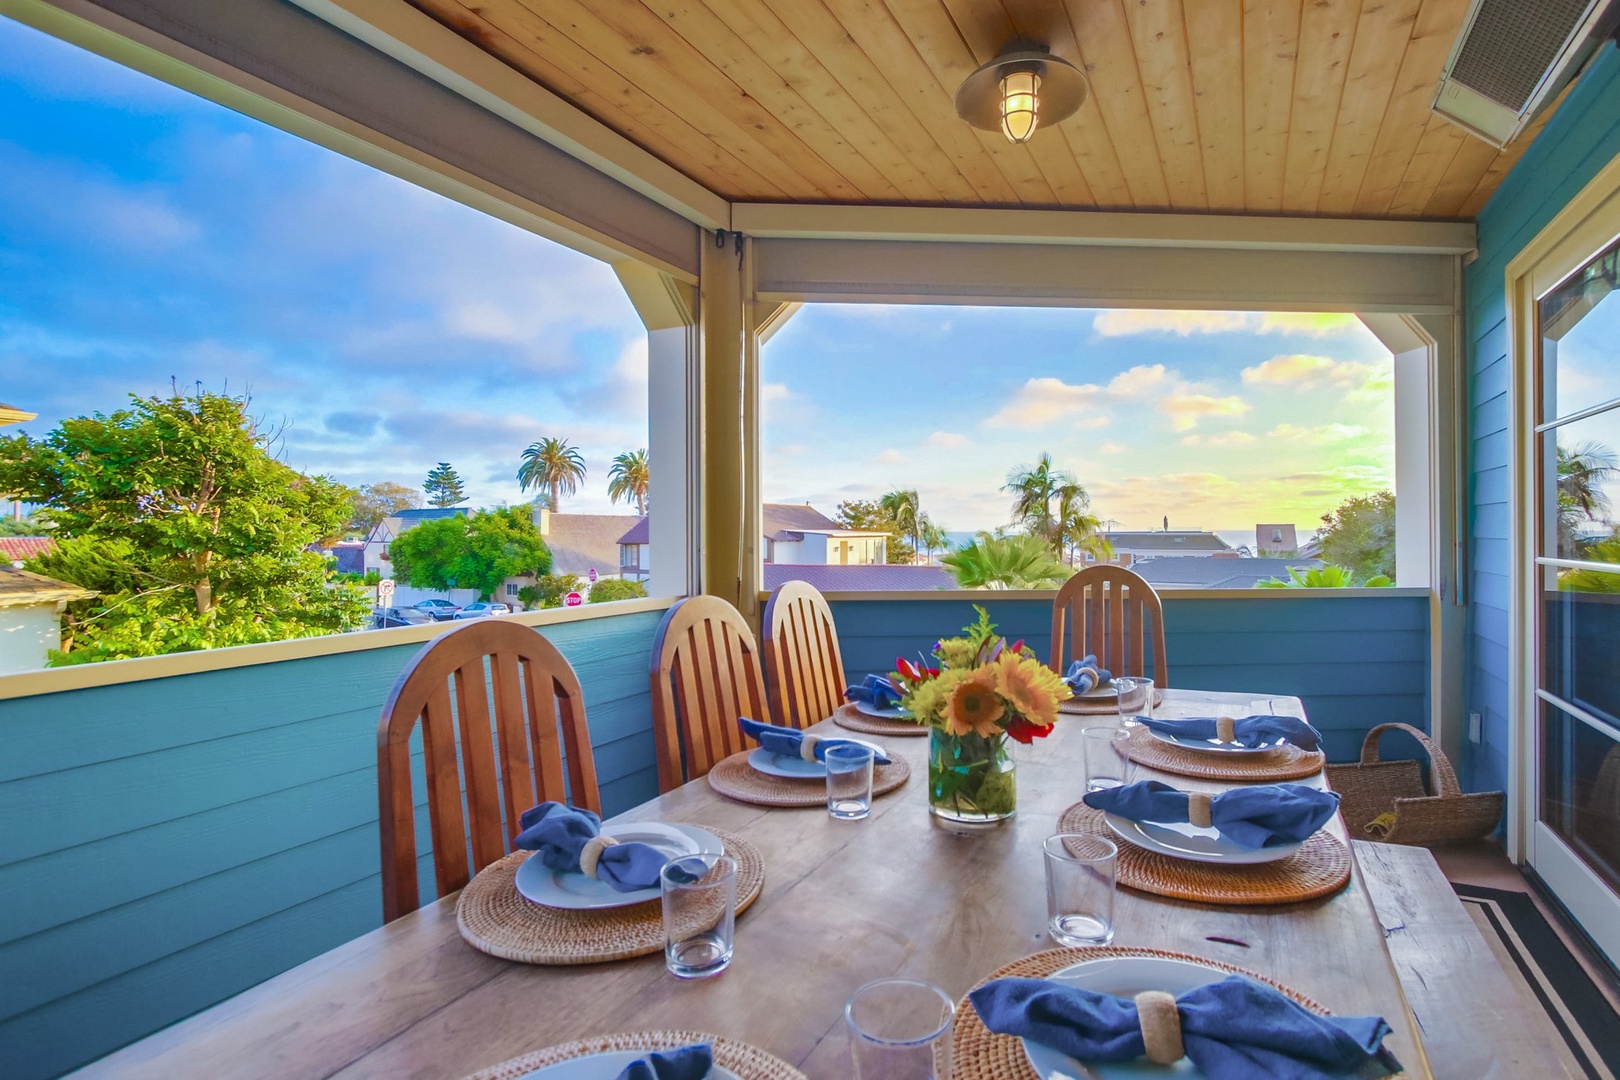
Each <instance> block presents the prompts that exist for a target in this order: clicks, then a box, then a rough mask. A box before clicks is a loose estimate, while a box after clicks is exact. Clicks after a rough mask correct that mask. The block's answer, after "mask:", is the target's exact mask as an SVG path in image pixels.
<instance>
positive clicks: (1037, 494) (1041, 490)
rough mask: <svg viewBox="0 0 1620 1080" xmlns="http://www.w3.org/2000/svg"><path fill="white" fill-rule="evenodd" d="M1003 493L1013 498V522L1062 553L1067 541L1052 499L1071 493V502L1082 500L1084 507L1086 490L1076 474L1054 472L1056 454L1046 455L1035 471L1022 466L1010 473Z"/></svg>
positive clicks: (1036, 464) (1037, 461)
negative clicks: (1054, 455) (1058, 523)
mask: <svg viewBox="0 0 1620 1080" xmlns="http://www.w3.org/2000/svg"><path fill="white" fill-rule="evenodd" d="M1001 490H1002V491H1006V492H1009V493H1011V495H1012V497H1013V510H1012V512H1013V520H1014V521H1017V522H1019V523H1020V524H1022V525H1023V526H1024V528H1026V529H1028V530H1029V532H1030V533H1031V534H1033V535H1035V536H1038V537H1041V538H1042V539H1044V540H1045V541H1046V542H1047V543H1049V544H1051V545H1052V547H1053V549H1054V550H1056V551H1058V552H1061V551H1062V549H1063V540H1062V537H1061V535H1060V530H1059V529H1058V527H1057V522H1056V519H1055V518H1054V517H1053V515H1052V500H1053V499H1056V498H1059V497H1060V496H1061V495H1062V494H1063V493H1064V492H1069V497H1070V498H1071V499H1072V498H1076V497H1078V498H1079V499H1080V500H1081V501H1082V505H1084V502H1085V500H1086V490H1085V488H1083V487H1081V486H1080V485H1079V484H1078V483H1077V482H1076V481H1075V478H1074V476H1073V474H1071V473H1068V472H1064V471H1063V470H1062V469H1054V468H1053V467H1052V455H1051V454H1048V453H1045V452H1042V454H1041V456H1040V457H1038V458H1036V459H1035V465H1034V467H1033V468H1031V467H1030V466H1027V465H1020V466H1019V467H1018V468H1016V469H1014V470H1013V471H1012V472H1010V473H1008V474H1007V482H1006V483H1005V484H1004V485H1002V488H1001Z"/></svg>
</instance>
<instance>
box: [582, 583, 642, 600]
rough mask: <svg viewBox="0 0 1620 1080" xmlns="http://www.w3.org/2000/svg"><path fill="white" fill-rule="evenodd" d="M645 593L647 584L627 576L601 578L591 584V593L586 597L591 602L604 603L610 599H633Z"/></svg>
mask: <svg viewBox="0 0 1620 1080" xmlns="http://www.w3.org/2000/svg"><path fill="white" fill-rule="evenodd" d="M646 595H647V586H645V585H643V584H642V583H641V582H639V581H631V580H630V579H629V578H603V579H602V580H601V581H598V582H597V583H596V584H595V585H592V586H591V595H590V596H589V597H587V599H588V600H589V601H590V602H591V603H593V604H605V603H607V602H608V601H610V600H634V599H636V598H637V597H640V596H646Z"/></svg>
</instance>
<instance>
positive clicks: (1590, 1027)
mask: <svg viewBox="0 0 1620 1080" xmlns="http://www.w3.org/2000/svg"><path fill="white" fill-rule="evenodd" d="M1452 888H1453V889H1455V890H1456V893H1457V898H1458V899H1459V900H1461V901H1462V903H1463V908H1464V910H1466V911H1467V912H1468V914H1469V915H1470V916H1471V917H1472V918H1473V920H1474V922H1475V923H1476V924H1477V925H1478V926H1479V928H1480V931H1481V933H1483V934H1484V935H1485V939H1486V941H1487V942H1488V943H1489V944H1490V945H1491V947H1492V949H1493V950H1494V951H1495V952H1496V954H1497V957H1498V959H1500V960H1502V966H1503V968H1504V969H1507V971H1508V976H1509V978H1512V977H1513V975H1514V974H1515V972H1517V974H1518V976H1519V979H1518V980H1515V981H1521V980H1522V983H1523V985H1524V986H1525V987H1527V988H1528V990H1529V993H1530V994H1532V995H1534V997H1535V999H1536V1000H1537V1001H1539V1002H1541V1007H1542V1008H1543V1009H1545V1010H1546V1013H1547V1016H1548V1017H1549V1018H1550V1019H1551V1020H1552V1022H1553V1026H1554V1027H1555V1028H1557V1029H1558V1033H1559V1034H1560V1035H1562V1036H1563V1038H1564V1042H1565V1043H1566V1044H1567V1045H1568V1047H1569V1052H1570V1054H1571V1056H1572V1057H1573V1058H1574V1059H1575V1063H1576V1064H1577V1065H1579V1066H1580V1067H1581V1068H1582V1069H1584V1070H1585V1072H1586V1075H1587V1076H1588V1077H1590V1078H1591V1080H1616V1076H1617V1074H1620V1015H1616V1013H1615V1011H1614V1008H1613V1007H1612V1006H1611V1005H1610V1004H1609V999H1608V998H1607V997H1605V996H1604V995H1603V992H1602V991H1601V990H1599V989H1598V987H1597V985H1596V984H1595V983H1593V981H1592V977H1591V976H1590V975H1588V974H1587V972H1586V969H1585V968H1583V967H1582V966H1581V964H1580V962H1579V961H1578V960H1576V959H1575V957H1574V956H1573V955H1572V954H1571V953H1570V951H1569V947H1568V946H1566V945H1565V944H1564V942H1563V939H1562V938H1560V937H1559V936H1558V933H1557V931H1555V930H1554V929H1553V928H1552V926H1551V925H1550V924H1549V923H1548V922H1547V920H1546V918H1545V917H1544V916H1543V915H1542V914H1541V911H1540V910H1539V909H1538V908H1537V907H1536V905H1535V901H1533V900H1531V899H1530V896H1529V894H1528V893H1521V892H1507V891H1505V890H1502V889H1487V888H1484V887H1482V886H1477V885H1457V884H1454V885H1453V886H1452ZM1510 964H1511V967H1510Z"/></svg>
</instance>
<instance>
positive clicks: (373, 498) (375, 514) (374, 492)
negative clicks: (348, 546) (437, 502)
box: [349, 480, 422, 534]
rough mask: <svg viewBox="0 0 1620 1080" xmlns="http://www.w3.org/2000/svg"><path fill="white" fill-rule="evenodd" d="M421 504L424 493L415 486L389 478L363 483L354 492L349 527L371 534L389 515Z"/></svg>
mask: <svg viewBox="0 0 1620 1080" xmlns="http://www.w3.org/2000/svg"><path fill="white" fill-rule="evenodd" d="M421 505H422V493H421V492H420V491H418V490H417V489H415V488H413V487H406V486H405V485H404V484H395V483H392V482H390V481H387V480H384V481H382V482H381V483H376V484H361V485H360V488H359V490H358V491H356V492H355V493H354V510H353V514H352V516H351V517H350V519H349V527H350V528H352V529H354V530H355V531H356V532H359V533H362V534H369V533H370V532H371V530H372V529H375V528H376V527H377V525H378V524H379V523H380V522H381V521H382V519H383V518H385V517H387V516H388V515H390V514H393V513H396V512H398V511H400V510H409V509H412V508H414V507H418V506H421Z"/></svg>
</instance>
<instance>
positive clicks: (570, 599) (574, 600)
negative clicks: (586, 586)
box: [563, 592, 585, 607]
mask: <svg viewBox="0 0 1620 1080" xmlns="http://www.w3.org/2000/svg"><path fill="white" fill-rule="evenodd" d="M584 602H585V598H584V597H583V596H581V595H580V594H579V593H577V592H571V593H569V594H568V595H567V596H565V597H563V607H579V605H581V604H583V603H584Z"/></svg>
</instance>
